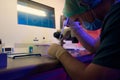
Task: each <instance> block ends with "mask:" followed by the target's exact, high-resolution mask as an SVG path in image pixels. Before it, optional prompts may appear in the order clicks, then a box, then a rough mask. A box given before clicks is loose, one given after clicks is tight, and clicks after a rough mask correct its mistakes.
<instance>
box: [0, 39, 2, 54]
mask: <svg viewBox="0 0 120 80" xmlns="http://www.w3.org/2000/svg"><path fill="white" fill-rule="evenodd" d="M0 53H2V40H1V39H0Z"/></svg>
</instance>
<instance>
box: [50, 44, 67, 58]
mask: <svg viewBox="0 0 120 80" xmlns="http://www.w3.org/2000/svg"><path fill="white" fill-rule="evenodd" d="M64 53H67V51H66V50H65V49H64V48H63V47H62V46H60V45H58V44H52V45H51V46H50V47H49V48H48V54H49V55H50V56H52V57H53V58H57V59H59V57H60V56H61V55H62V54H64Z"/></svg>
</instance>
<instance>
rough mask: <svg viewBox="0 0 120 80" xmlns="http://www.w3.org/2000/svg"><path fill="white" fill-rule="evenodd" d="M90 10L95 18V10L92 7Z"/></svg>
mask: <svg viewBox="0 0 120 80" xmlns="http://www.w3.org/2000/svg"><path fill="white" fill-rule="evenodd" d="M91 12H92V14H93V17H94V19H96V14H95V12H94V10H93V9H91Z"/></svg>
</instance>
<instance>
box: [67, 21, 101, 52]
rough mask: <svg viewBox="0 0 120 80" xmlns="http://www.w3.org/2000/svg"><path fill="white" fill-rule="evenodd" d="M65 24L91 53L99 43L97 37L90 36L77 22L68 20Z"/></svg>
mask: <svg viewBox="0 0 120 80" xmlns="http://www.w3.org/2000/svg"><path fill="white" fill-rule="evenodd" d="M67 25H69V26H70V27H71V30H72V31H73V32H74V35H75V36H76V37H77V39H78V40H79V42H80V43H81V44H82V45H83V46H84V47H85V48H86V49H87V50H88V51H90V52H91V53H94V52H95V51H96V49H97V48H98V47H99V44H100V40H99V37H98V38H97V39H94V38H93V37H92V36H90V35H89V34H88V33H87V32H85V31H84V29H83V28H82V27H81V25H80V24H79V22H73V21H72V20H69V22H68V24H67Z"/></svg>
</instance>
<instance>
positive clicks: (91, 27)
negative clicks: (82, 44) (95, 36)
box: [83, 18, 102, 30]
mask: <svg viewBox="0 0 120 80" xmlns="http://www.w3.org/2000/svg"><path fill="white" fill-rule="evenodd" d="M83 25H84V28H85V29H87V30H97V29H99V28H101V26H102V21H101V20H99V19H97V18H95V20H94V21H93V22H87V21H83Z"/></svg>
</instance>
